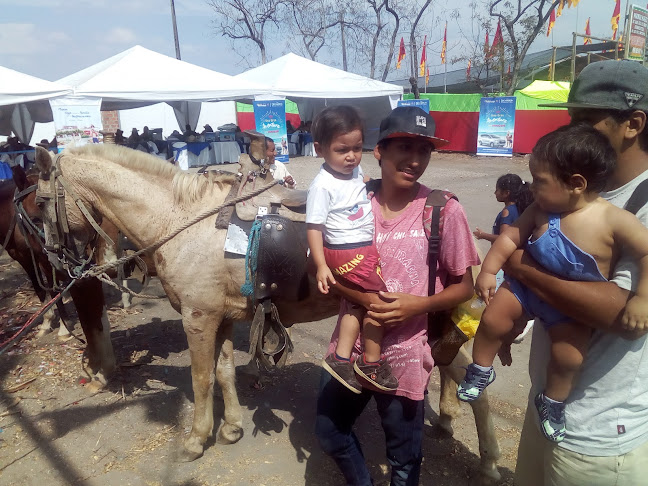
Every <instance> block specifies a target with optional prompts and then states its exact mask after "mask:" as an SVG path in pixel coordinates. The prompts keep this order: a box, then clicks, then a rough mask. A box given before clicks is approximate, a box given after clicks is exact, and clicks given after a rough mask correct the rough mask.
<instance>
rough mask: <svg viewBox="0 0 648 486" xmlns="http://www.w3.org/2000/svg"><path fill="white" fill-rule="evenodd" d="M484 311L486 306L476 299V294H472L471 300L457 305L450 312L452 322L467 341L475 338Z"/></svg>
mask: <svg viewBox="0 0 648 486" xmlns="http://www.w3.org/2000/svg"><path fill="white" fill-rule="evenodd" d="M484 309H486V304H485V303H484V301H483V300H481V299H480V298H479V297H477V294H474V295H473V296H472V299H470V300H468V301H466V302H463V303H461V304H459V305H458V306H457V307H456V308H455V309H454V310H453V311H452V315H451V319H452V322H454V323H455V324H456V325H457V327H458V328H459V329H461V330H462V331H463V332H464V334H465V335H466V336H467V337H468V339H472V338H473V337H475V333H476V332H477V327H478V326H479V321H480V319H481V316H482V314H483V313H484Z"/></svg>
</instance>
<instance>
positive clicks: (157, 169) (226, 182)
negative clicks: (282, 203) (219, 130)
mask: <svg viewBox="0 0 648 486" xmlns="http://www.w3.org/2000/svg"><path fill="white" fill-rule="evenodd" d="M64 155H72V156H77V157H86V158H88V157H89V158H92V159H108V160H110V161H111V162H114V163H115V164H117V165H120V166H122V167H124V168H127V169H131V170H134V171H136V172H139V173H143V174H148V175H151V176H154V177H162V178H166V179H171V180H172V187H173V198H174V200H175V202H176V203H193V202H196V201H199V200H200V199H201V198H203V197H204V196H205V194H206V193H207V192H208V191H210V190H213V189H214V187H217V188H218V189H219V190H223V188H224V187H225V186H231V185H232V184H234V183H235V182H236V178H237V177H236V174H234V173H213V172H208V173H206V174H205V175H203V174H196V173H190V172H184V171H182V170H180V169H179V168H178V167H176V166H174V165H172V164H170V163H169V162H166V161H164V160H161V159H159V158H158V157H155V156H153V155H151V154H147V153H146V152H142V151H140V150H133V149H131V148H128V147H122V146H120V145H113V144H87V145H83V146H80V147H71V148H67V149H66V150H65V152H64Z"/></svg>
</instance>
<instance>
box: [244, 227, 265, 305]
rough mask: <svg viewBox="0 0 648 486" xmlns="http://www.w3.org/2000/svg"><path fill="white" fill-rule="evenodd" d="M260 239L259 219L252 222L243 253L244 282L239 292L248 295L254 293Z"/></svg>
mask: <svg viewBox="0 0 648 486" xmlns="http://www.w3.org/2000/svg"><path fill="white" fill-rule="evenodd" d="M260 239H261V220H260V219H257V220H256V221H254V223H252V228H251V229H250V236H249V238H248V248H247V252H246V253H245V283H244V284H243V285H242V286H241V294H243V295H244V296H245V297H250V296H251V295H252V294H254V280H255V278H256V272H257V263H258V259H259V240H260Z"/></svg>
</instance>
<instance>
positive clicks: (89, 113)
mask: <svg viewBox="0 0 648 486" xmlns="http://www.w3.org/2000/svg"><path fill="white" fill-rule="evenodd" d="M50 105H51V106H52V115H53V116H54V127H55V129H56V141H57V145H58V149H59V152H60V151H61V150H63V149H64V148H65V147H67V146H68V145H71V144H74V145H75V146H77V147H79V146H81V145H85V144H87V143H103V135H102V134H101V133H99V132H100V131H101V130H102V129H103V126H102V124H101V98H71V97H63V98H57V99H55V100H50Z"/></svg>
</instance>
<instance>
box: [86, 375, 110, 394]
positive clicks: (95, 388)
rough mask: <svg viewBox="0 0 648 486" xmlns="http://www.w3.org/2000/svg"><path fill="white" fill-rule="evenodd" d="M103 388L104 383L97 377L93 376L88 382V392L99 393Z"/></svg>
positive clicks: (104, 386)
mask: <svg viewBox="0 0 648 486" xmlns="http://www.w3.org/2000/svg"><path fill="white" fill-rule="evenodd" d="M104 388H106V383H104V382H103V381H101V380H99V379H97V378H93V379H92V381H90V383H88V391H89V392H90V393H99V392H100V391H102V390H103V389H104Z"/></svg>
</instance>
